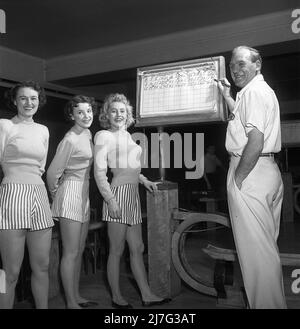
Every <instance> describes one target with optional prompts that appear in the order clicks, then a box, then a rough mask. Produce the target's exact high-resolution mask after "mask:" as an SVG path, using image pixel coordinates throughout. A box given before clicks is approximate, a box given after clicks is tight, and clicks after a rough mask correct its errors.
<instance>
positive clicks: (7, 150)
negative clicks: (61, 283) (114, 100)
mask: <svg viewBox="0 0 300 329" xmlns="http://www.w3.org/2000/svg"><path fill="white" fill-rule="evenodd" d="M6 98H7V101H8V106H9V107H10V108H11V109H12V110H14V111H16V112H17V114H16V115H15V116H14V117H13V118H12V119H10V120H7V119H1V120H0V164H1V167H2V170H3V173H4V178H3V180H2V183H1V186H0V253H1V259H2V264H3V269H4V271H5V273H6V292H5V293H1V294H0V308H12V307H13V304H14V297H15V287H16V283H17V281H18V276H19V273H20V269H21V265H22V261H23V257H24V248H25V241H26V243H27V248H28V252H29V259H30V265H31V270H32V273H31V288H32V293H33V297H34V301H35V307H36V308H48V288H49V276H48V266H49V255H50V247H51V233H52V226H53V225H54V223H53V220H52V214H51V210H50V205H49V200H48V196H47V191H46V188H45V184H44V182H43V180H42V175H43V173H44V168H45V163H46V158H47V152H48V141H49V131H48V128H47V127H45V126H43V125H41V124H38V123H35V122H34V121H33V116H34V115H35V113H36V112H37V111H38V109H39V108H41V107H42V106H43V105H44V104H45V103H46V96H45V92H44V90H43V88H41V87H40V86H39V85H38V84H37V83H36V82H34V81H25V82H22V83H19V84H17V85H16V86H14V87H13V88H11V89H10V90H9V91H8V92H7V93H6Z"/></svg>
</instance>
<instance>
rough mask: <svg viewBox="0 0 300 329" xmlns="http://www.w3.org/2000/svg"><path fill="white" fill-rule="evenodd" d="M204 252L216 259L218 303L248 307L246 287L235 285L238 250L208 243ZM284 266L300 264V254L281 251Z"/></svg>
mask: <svg viewBox="0 0 300 329" xmlns="http://www.w3.org/2000/svg"><path fill="white" fill-rule="evenodd" d="M202 250H203V252H205V253H206V254H207V255H209V256H210V257H211V258H213V259H215V260H216V265H215V270H214V287H215V289H216V291H217V295H218V303H219V304H222V305H223V306H224V305H231V306H236V307H247V299H246V294H245V290H244V287H237V288H234V287H232V286H233V283H234V282H233V264H234V262H237V260H238V257H237V253H236V250H233V249H226V248H220V247H216V246H214V245H211V244H208V245H207V246H206V247H205V248H202ZM280 260H281V264H282V265H283V266H300V254H288V253H280Z"/></svg>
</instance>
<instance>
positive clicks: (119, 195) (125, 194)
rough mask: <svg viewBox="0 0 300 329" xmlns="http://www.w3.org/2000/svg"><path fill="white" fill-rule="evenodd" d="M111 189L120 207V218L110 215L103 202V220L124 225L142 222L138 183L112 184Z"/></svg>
mask: <svg viewBox="0 0 300 329" xmlns="http://www.w3.org/2000/svg"><path fill="white" fill-rule="evenodd" d="M111 190H112V193H113V194H114V196H115V198H116V200H117V202H118V204H119V206H120V208H121V218H112V217H110V216H109V213H108V207H107V203H106V202H104V203H103V221H106V222H115V223H120V224H126V225H137V224H140V223H141V222H142V212H141V202H140V195H139V187H138V185H137V184H124V185H120V186H112V187H111Z"/></svg>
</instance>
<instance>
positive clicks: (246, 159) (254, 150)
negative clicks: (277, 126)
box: [234, 128, 264, 189]
mask: <svg viewBox="0 0 300 329" xmlns="http://www.w3.org/2000/svg"><path fill="white" fill-rule="evenodd" d="M263 147H264V134H263V133H262V132H260V131H259V130H258V129H257V128H253V129H252V130H251V131H250V132H249V134H248V142H247V144H246V146H245V149H244V151H243V154H242V157H241V160H240V162H239V164H238V166H237V168H236V170H235V175H234V177H235V182H236V185H237V187H238V188H239V189H241V187H242V182H243V180H244V179H245V178H246V177H247V176H248V175H249V173H250V172H251V170H252V169H253V168H254V167H255V165H256V163H257V160H258V158H259V155H260V153H261V151H262V150H263Z"/></svg>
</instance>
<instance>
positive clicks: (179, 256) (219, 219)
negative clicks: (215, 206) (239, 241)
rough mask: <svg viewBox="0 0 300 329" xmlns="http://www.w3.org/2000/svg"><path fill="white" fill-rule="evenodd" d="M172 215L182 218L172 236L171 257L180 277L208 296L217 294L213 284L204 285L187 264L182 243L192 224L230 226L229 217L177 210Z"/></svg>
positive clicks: (178, 218) (183, 243) (176, 218)
mask: <svg viewBox="0 0 300 329" xmlns="http://www.w3.org/2000/svg"><path fill="white" fill-rule="evenodd" d="M173 217H174V219H175V220H183V222H182V223H181V224H180V225H179V226H178V227H177V229H176V231H175V232H174V234H173V237H172V259H173V264H174V266H175V269H176V271H177V272H178V274H179V276H180V277H181V279H182V280H183V281H185V282H186V283H187V284H188V285H189V286H191V287H192V288H194V289H195V290H197V291H199V292H201V293H203V294H207V295H210V296H217V291H216V289H215V288H214V287H213V286H209V285H206V284H205V283H204V282H203V280H201V277H200V276H199V274H197V273H196V272H195V271H194V270H193V269H192V268H191V266H190V265H189V263H188V261H187V259H186V256H185V251H184V245H185V239H186V233H187V231H188V230H189V228H191V227H192V226H193V225H195V224H198V223H201V222H212V223H217V224H221V225H223V226H225V227H230V221H229V218H228V217H227V215H225V214H222V213H199V212H182V211H177V210H176V211H175V212H174V213H173ZM213 229H216V228H213Z"/></svg>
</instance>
